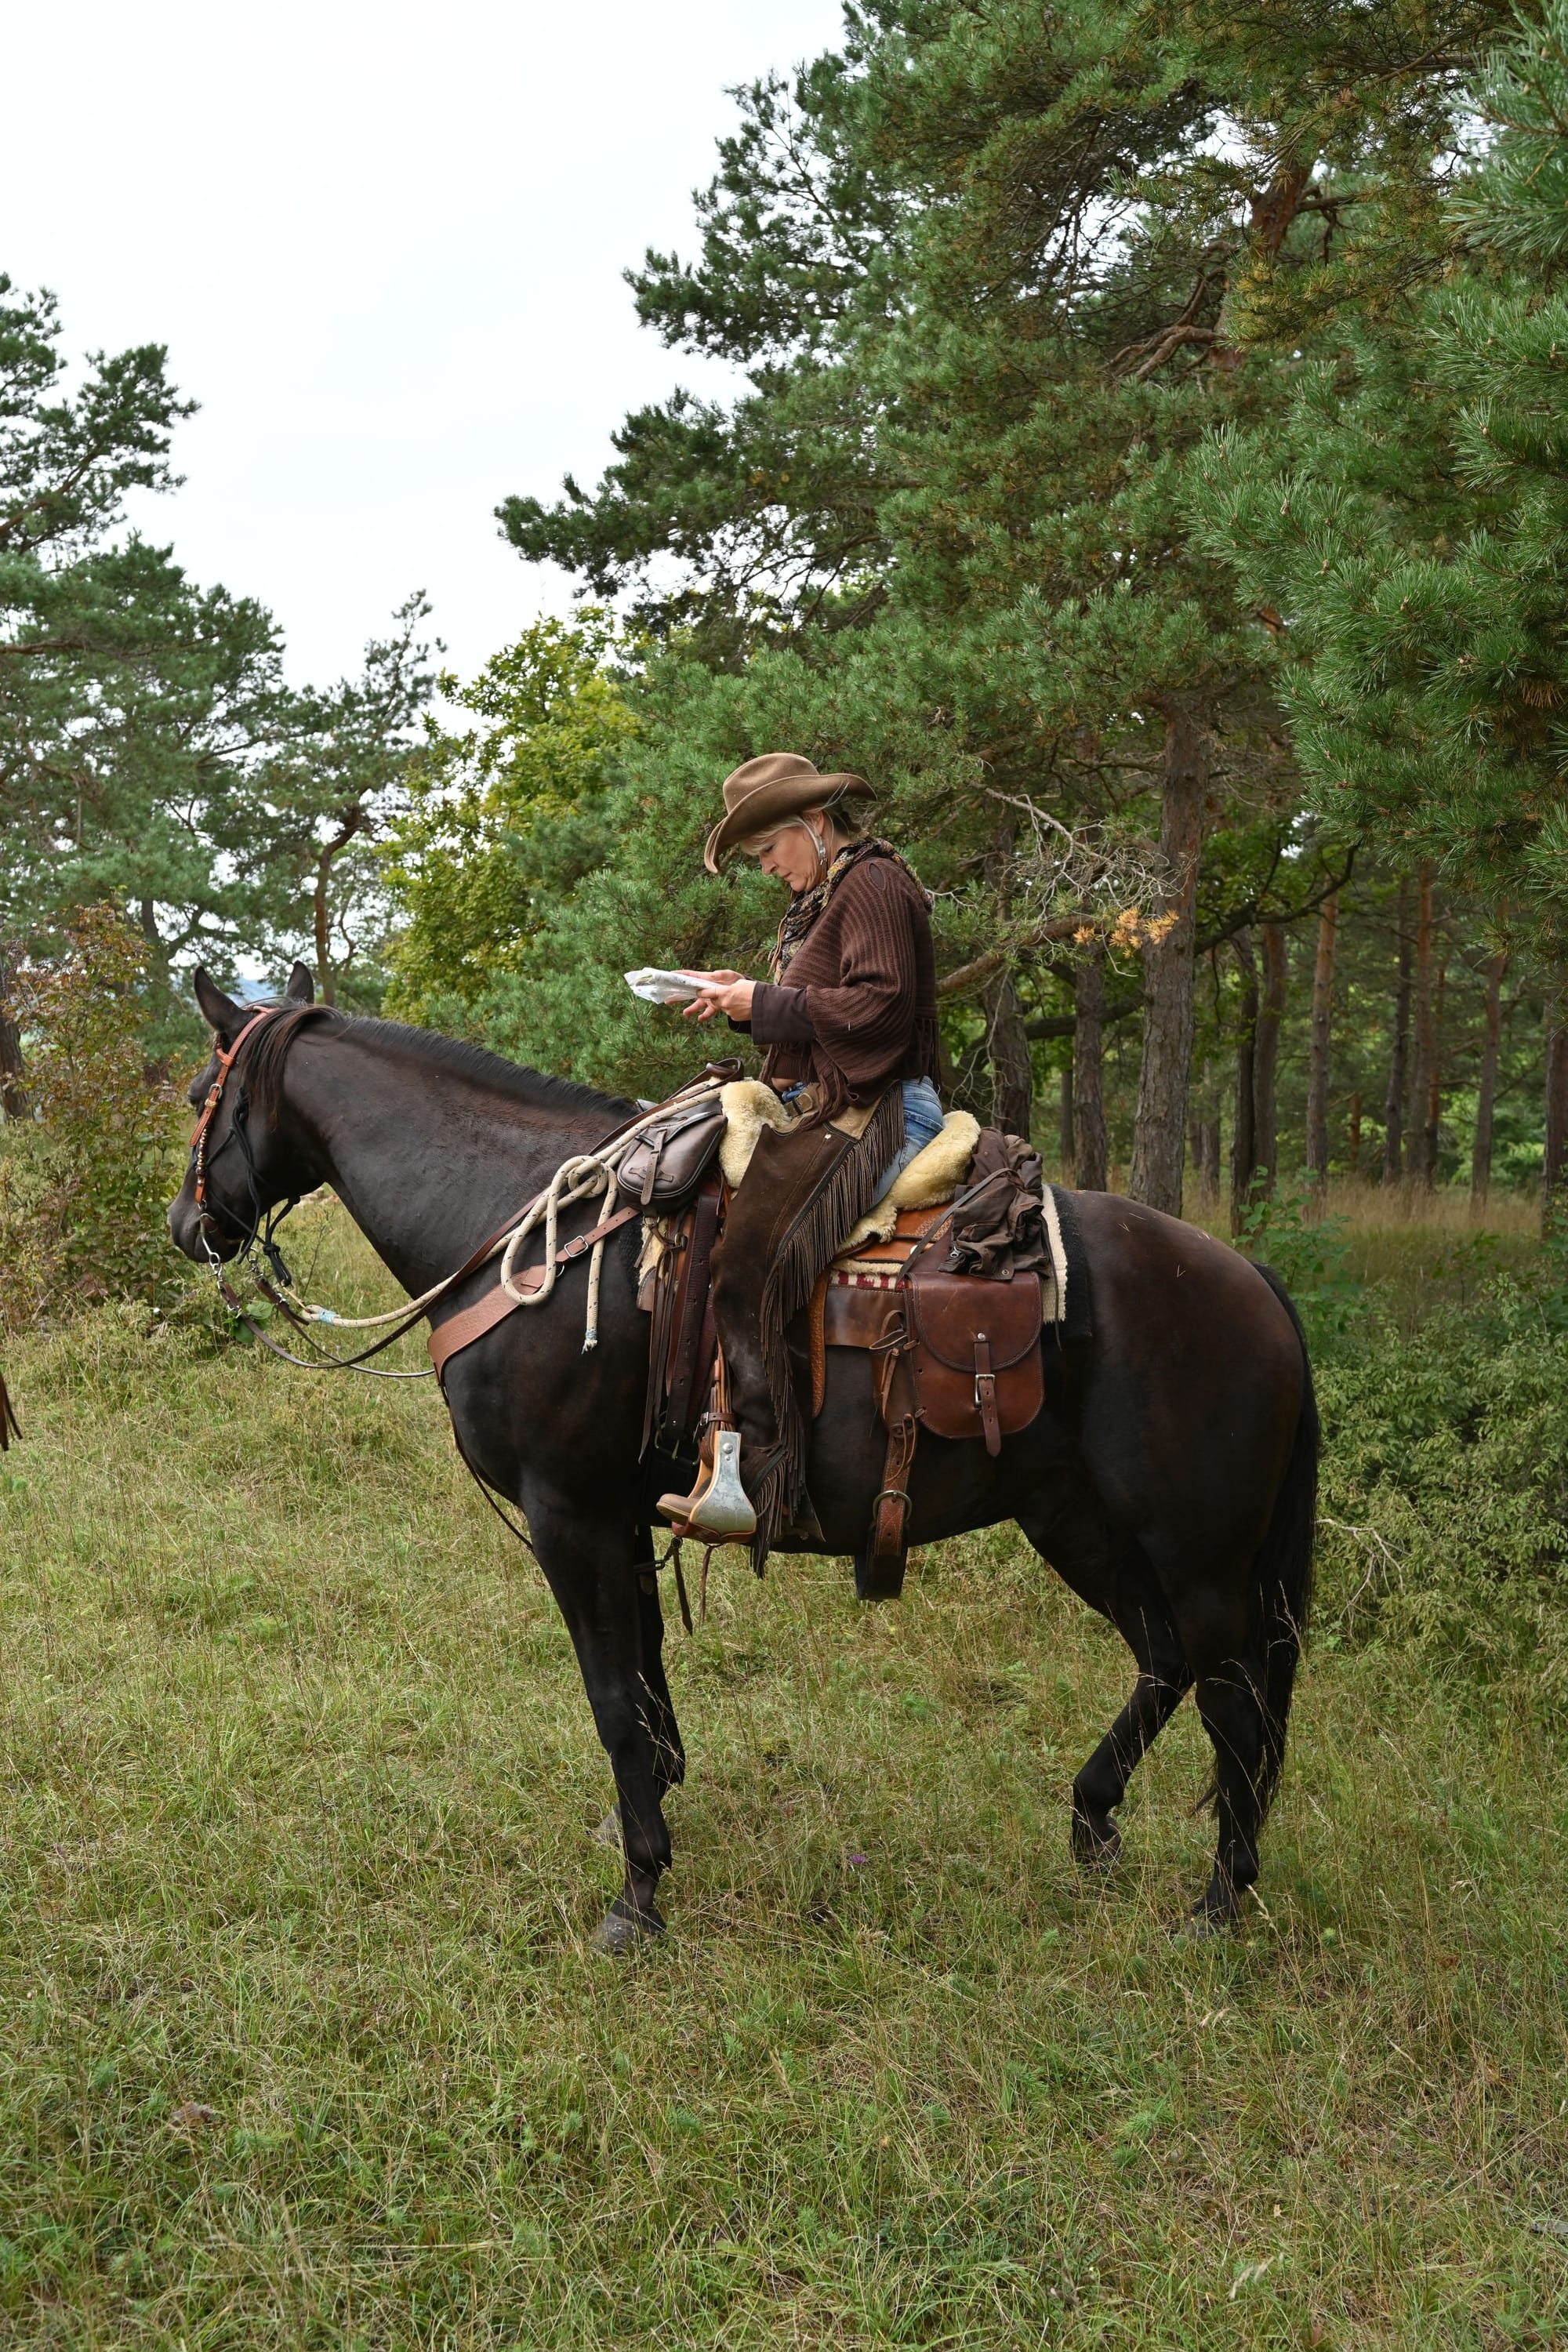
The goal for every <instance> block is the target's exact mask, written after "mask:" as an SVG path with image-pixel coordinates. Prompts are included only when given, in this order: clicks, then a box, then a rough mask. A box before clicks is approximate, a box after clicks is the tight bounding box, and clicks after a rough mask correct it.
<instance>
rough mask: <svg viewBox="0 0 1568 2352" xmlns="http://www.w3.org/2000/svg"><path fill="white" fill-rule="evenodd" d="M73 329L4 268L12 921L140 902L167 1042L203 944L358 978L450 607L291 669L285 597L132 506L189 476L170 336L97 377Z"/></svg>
mask: <svg viewBox="0 0 1568 2352" xmlns="http://www.w3.org/2000/svg"><path fill="white" fill-rule="evenodd" d="M60 335H61V330H60V325H59V320H58V313H57V310H56V307H55V304H54V300H53V298H52V297H50V296H47V295H32V296H29V295H21V294H17V293H16V291H15V289H13V288H12V285H11V281H10V280H9V279H8V278H4V277H0V825H3V826H4V829H5V845H6V856H5V864H4V866H3V867H0V944H3V945H4V946H5V948H7V949H9V950H11V951H13V952H15V951H16V950H17V949H19V948H20V947H22V946H23V945H24V944H26V943H31V945H32V946H33V948H34V949H35V950H37V952H40V953H46V954H47V953H48V952H50V951H52V947H53V945H54V943H55V942H56V941H57V940H58V936H59V934H60V930H61V927H62V925H65V924H68V922H69V920H70V919H71V917H72V914H73V911H74V910H76V909H79V908H83V907H90V906H96V905H99V904H100V903H103V902H105V901H107V900H109V899H110V898H112V899H114V900H115V901H117V902H118V903H119V904H120V905H121V906H123V907H125V908H129V909H130V910H131V912H132V915H133V916H134V918H135V919H136V921H137V922H138V924H139V926H140V928H141V929H142V935H143V937H144V939H145V941H146V944H147V949H148V952H149V957H150V966H149V970H150V976H151V980H152V982H153V985H152V986H151V987H150V989H149V993H148V1014H149V1021H150V1024H151V1025H153V1027H154V1028H155V1029H158V1030H159V1031H160V1033H161V1034H159V1037H158V1041H157V1042H158V1043H159V1045H165V1044H167V1043H168V1042H169V1041H170V1039H171V1036H172V1035H173V1034H177V1031H178V1025H179V1024H178V1023H177V1021H176V1022H175V1023H174V1024H173V1026H171V1024H170V1021H169V1018H168V1015H169V1012H170V1006H169V988H170V981H171V973H172V971H173V970H174V967H176V966H178V965H180V964H182V963H184V964H188V963H189V962H190V961H194V960H195V958H196V957H197V956H203V957H205V959H206V960H207V961H209V962H210V963H212V964H213V965H214V966H215V967H216V969H217V970H218V971H219V972H220V973H221V972H227V971H230V970H231V969H232V965H233V961H234V959H235V957H236V956H237V955H239V954H242V953H248V954H250V955H252V956H256V955H262V956H266V957H268V958H269V959H279V960H281V959H283V958H285V957H286V956H288V955H289V954H290V953H291V952H292V951H293V950H294V949H295V948H296V947H297V946H299V945H302V944H307V943H308V945H309V949H310V952H311V953H312V958H313V961H314V962H315V964H316V967H317V971H318V974H319V977H320V979H321V982H322V984H323V985H324V986H325V988H326V989H327V990H328V991H329V992H331V991H332V990H333V987H334V984H335V982H336V981H337V980H338V979H339V978H340V977H350V979H351V988H352V986H353V981H354V980H357V977H358V975H357V974H353V975H352V976H351V975H350V967H351V966H353V962H354V959H355V956H356V953H357V954H358V956H359V958H360V961H361V963H362V964H363V962H364V961H365V960H366V959H365V950H366V949H367V947H368V948H370V949H371V950H374V946H375V945H376V944H378V942H377V940H376V938H375V934H376V933H377V932H378V930H379V929H380V925H381V921H382V919H383V916H384V899H383V898H381V895H380V893H379V890H378V887H377V879H378V877H377V873H376V869H375V866H374V860H373V859H371V858H369V857H367V856H365V854H364V852H365V849H366V847H367V845H368V843H369V841H370V839H371V838H372V837H373V836H374V831H375V827H376V824H377V822H378V821H379V817H380V814H381V813H382V811H383V810H384V807H385V806H386V805H387V804H388V803H389V801H390V800H392V799H393V798H395V793H396V788H397V783H398V780H399V776H400V773H401V767H402V757H403V752H404V750H405V746H406V743H407V741H408V739H409V736H410V733H411V730H412V727H413V724H414V721H415V719H416V714H417V711H418V709H419V708H420V707H421V705H422V704H423V703H424V701H425V700H426V698H427V697H428V693H429V690H430V686H431V683H432V681H431V678H430V676H429V673H428V671H427V669H426V666H425V661H424V648H423V647H422V646H420V645H418V644H417V642H416V637H417V630H418V626H419V624H420V623H421V622H422V621H423V620H424V618H425V617H426V610H427V608H426V606H425V604H424V603H423V600H422V599H420V598H418V597H415V598H411V599H410V600H409V601H408V602H407V603H406V604H405V605H404V606H403V608H402V609H401V610H400V612H399V613H398V614H397V615H396V616H395V626H394V631H393V634H392V635H391V636H390V637H389V638H388V639H387V640H385V641H384V642H382V643H376V644H373V645H372V646H370V647H369V648H368V650H367V654H366V658H365V666H364V670H363V676H362V677H360V678H359V679H356V680H353V681H352V682H351V681H345V682H343V683H342V684H340V685H339V686H337V687H336V688H332V689H331V690H330V691H327V692H314V691H312V692H305V693H299V692H295V691H293V690H291V689H289V688H288V687H286V685H285V683H284V680H283V676H282V666H281V654H282V646H281V639H280V636H279V631H278V629H277V627H276V625H275V624H274V623H273V620H272V618H271V615H270V614H268V613H267V612H266V611H265V610H264V609H263V608H262V606H261V605H259V604H257V603H256V602H255V601H254V600H253V599H249V598H236V597H233V596H231V595H230V594H229V593H227V592H226V590H224V589H222V588H213V589H201V588H199V587H197V586H196V585H195V583H193V582H192V581H191V580H190V579H189V578H188V577H187V575H186V573H185V572H184V570H183V569H182V568H181V567H180V565H179V564H177V563H176V562H174V556H173V553H172V551H170V550H169V549H167V548H158V547H154V546H152V545H150V544H149V543H148V542H147V541H145V540H144V539H142V537H140V536H139V535H138V534H137V533H135V532H133V531H132V532H127V531H126V530H124V528H123V525H124V499H125V496H126V494H127V492H128V491H130V490H132V489H141V490H154V491H162V490H168V489H171V488H174V487H175V478H174V475H173V474H172V473H171V471H170V468H169V447H170V441H171V436H172V434H173V431H174V426H175V425H176V424H177V423H178V422H179V421H180V420H181V419H182V418H184V417H185V416H188V415H190V414H191V404H190V403H189V402H182V401H181V400H180V399H179V398H178V397H177V395H176V394H175V393H174V389H173V388H172V386H171V385H170V384H169V383H168V381H167V378H166V375H165V371H164V362H165V354H164V352H163V349H162V347H161V346H157V345H147V346H145V347H142V348H141V349H138V350H134V351H130V352H121V353H120V354H119V355H118V356H115V357H109V358H106V357H101V356H100V357H99V358H98V359H96V360H94V361H93V362H91V363H90V365H89V371H88V373H87V375H86V377H85V380H84V381H83V382H82V383H80V384H79V387H78V388H77V389H76V390H75V391H74V392H73V391H69V390H68V389H66V388H65V374H66V371H65V362H64V359H63V355H62V352H61V350H60ZM372 987H373V988H374V981H373V982H372ZM363 992H364V991H363V989H362V990H361V993H362V994H363Z"/></svg>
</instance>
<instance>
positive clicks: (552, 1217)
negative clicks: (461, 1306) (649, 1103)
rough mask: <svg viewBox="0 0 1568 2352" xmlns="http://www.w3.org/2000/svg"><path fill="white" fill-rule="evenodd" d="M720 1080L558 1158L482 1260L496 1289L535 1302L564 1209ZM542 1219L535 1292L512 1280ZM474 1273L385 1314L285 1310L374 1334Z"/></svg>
mask: <svg viewBox="0 0 1568 2352" xmlns="http://www.w3.org/2000/svg"><path fill="white" fill-rule="evenodd" d="M724 1083H725V1081H724V1079H723V1078H721V1077H711V1078H710V1077H701V1078H698V1079H695V1080H693V1082H692V1084H691V1085H690V1086H688V1087H681V1089H680V1091H679V1093H678V1094H674V1095H671V1096H670V1097H668V1101H665V1102H661V1103H655V1104H654V1105H653V1107H652V1108H650V1109H648V1110H646V1111H644V1112H643V1113H642V1115H641V1117H640V1118H635V1119H633V1120H632V1121H631V1122H630V1123H629V1124H628V1125H627V1126H626V1127H623V1128H622V1129H620V1130H619V1132H618V1133H616V1134H615V1135H613V1136H611V1137H610V1139H608V1141H607V1142H605V1143H602V1144H601V1145H600V1146H599V1148H598V1150H596V1151H579V1152H574V1154H573V1156H572V1158H571V1159H570V1160H563V1161H562V1163H561V1165H560V1167H559V1168H558V1169H557V1170H556V1171H555V1173H554V1175H553V1176H552V1178H551V1180H550V1181H549V1183H548V1184H547V1185H546V1186H545V1187H544V1190H543V1191H542V1192H536V1193H535V1194H534V1196H533V1199H532V1200H531V1202H529V1204H528V1206H527V1207H526V1208H525V1209H524V1210H523V1212H522V1213H521V1216H520V1217H519V1219H518V1221H517V1223H515V1224H514V1225H511V1226H510V1227H509V1228H508V1229H507V1231H506V1232H505V1233H503V1234H498V1235H497V1237H496V1239H495V1240H494V1242H492V1243H491V1244H490V1247H489V1251H488V1252H487V1254H486V1255H485V1257H484V1258H483V1259H482V1260H481V1261H480V1263H481V1264H484V1265H489V1262H490V1261H491V1259H493V1258H495V1257H497V1256H500V1261H501V1266H500V1280H501V1288H502V1289H503V1290H504V1291H505V1292H506V1294H507V1296H508V1297H509V1298H510V1299H512V1300H513V1301H514V1303H515V1304H516V1305H517V1306H519V1307H542V1306H543V1305H544V1303H545V1301H546V1300H547V1299H548V1298H549V1297H550V1295H551V1293H552V1290H553V1289H554V1287H555V1277H556V1275H557V1273H558V1272H559V1265H558V1254H557V1241H556V1229H557V1227H558V1225H559V1223H560V1219H561V1213H562V1211H563V1209H572V1208H575V1207H576V1206H577V1205H578V1204H579V1203H580V1202H584V1201H591V1200H594V1199H596V1198H603V1199H606V1200H607V1199H608V1198H609V1197H610V1195H611V1194H612V1193H613V1192H614V1191H615V1189H616V1172H617V1171H618V1170H619V1169H620V1167H621V1164H622V1162H623V1161H624V1160H625V1159H626V1154H627V1153H628V1152H629V1151H630V1150H631V1149H632V1147H633V1145H634V1144H636V1143H638V1142H640V1140H641V1139H642V1137H643V1136H644V1135H645V1134H646V1133H647V1129H649V1128H650V1127H656V1126H658V1124H659V1123H660V1122H661V1121H663V1120H664V1119H667V1118H668V1117H669V1114H670V1112H671V1111H672V1110H676V1109H682V1108H686V1107H687V1106H688V1105H689V1104H691V1103H695V1102H700V1101H701V1100H702V1099H703V1098H704V1097H706V1096H709V1095H716V1094H717V1093H718V1092H719V1089H720V1087H721V1086H723V1085H724ZM541 1222H542V1223H543V1226H544V1279H543V1281H542V1283H541V1284H540V1285H539V1286H538V1288H537V1289H527V1290H524V1289H521V1288H519V1286H518V1285H517V1283H516V1282H515V1280H514V1279H513V1277H514V1276H515V1274H516V1271H517V1256H518V1252H519V1251H520V1250H521V1247H522V1244H523V1243H524V1242H525V1241H526V1240H527V1239H528V1237H529V1235H530V1234H533V1233H536V1232H537V1231H538V1229H539V1226H540V1223H541ZM604 1258H605V1244H604V1241H603V1239H602V1238H601V1239H600V1240H598V1241H596V1242H595V1244H594V1250H593V1255H592V1256H591V1257H590V1259H589V1261H588V1311H587V1317H586V1320H585V1325H584V1334H583V1350H584V1354H586V1353H587V1350H588V1349H590V1348H596V1347H597V1346H598V1344H599V1277H600V1273H601V1270H602V1268H603V1265H604ZM476 1271H477V1268H475V1267H473V1266H462V1267H459V1268H458V1272H457V1273H456V1274H449V1275H447V1276H445V1277H444V1278H443V1279H442V1280H441V1281H440V1282H437V1283H436V1284H435V1285H434V1286H432V1287H431V1288H430V1289H429V1290H426V1292H424V1294H423V1295H422V1296H421V1297H418V1298H412V1299H407V1300H405V1303H404V1304H403V1305H402V1306H401V1307H394V1308H392V1309H391V1310H390V1311H389V1312H388V1313H387V1314H384V1315H340V1314H339V1313H338V1312H337V1310H336V1308H335V1307H313V1306H310V1305H308V1304H307V1303H306V1301H305V1300H304V1299H302V1298H299V1297H295V1296H293V1295H292V1292H291V1291H290V1293H289V1300H288V1304H289V1311H290V1313H291V1314H293V1315H295V1316H297V1317H298V1318H299V1319H300V1322H302V1323H331V1324H334V1325H335V1326H336V1327H337V1328H338V1329H339V1330H341V1331H374V1330H378V1329H380V1328H382V1326H384V1325H385V1324H388V1323H402V1322H407V1323H410V1324H412V1323H413V1322H414V1321H416V1319H417V1318H418V1317H419V1316H420V1315H422V1314H423V1313H424V1311H425V1309H426V1307H433V1306H434V1305H435V1303H436V1301H437V1299H438V1298H440V1297H444V1296H445V1294H446V1293H447V1291H448V1290H450V1288H451V1287H452V1285H453V1284H454V1283H455V1282H457V1281H458V1280H459V1279H460V1278H462V1277H463V1276H466V1275H468V1274H472V1273H474V1272H476Z"/></svg>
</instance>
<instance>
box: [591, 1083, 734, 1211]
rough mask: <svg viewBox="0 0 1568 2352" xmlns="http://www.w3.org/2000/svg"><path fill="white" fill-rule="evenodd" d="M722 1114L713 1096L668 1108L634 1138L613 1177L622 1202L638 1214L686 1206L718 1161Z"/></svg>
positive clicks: (722, 1125) (722, 1129) (716, 1099)
mask: <svg viewBox="0 0 1568 2352" xmlns="http://www.w3.org/2000/svg"><path fill="white" fill-rule="evenodd" d="M723 1135H724V1113H723V1109H722V1107H721V1104H720V1100H719V1097H718V1096H717V1095H704V1096H703V1097H702V1098H701V1100H700V1101H699V1102H694V1103H686V1104H683V1105H681V1106H680V1107H679V1108H675V1109H672V1110H671V1111H670V1112H669V1114H668V1117H667V1118H662V1119H659V1120H658V1121H657V1122H656V1123H655V1124H654V1125H653V1126H652V1127H650V1128H648V1129H646V1130H645V1132H644V1133H643V1134H641V1135H640V1136H638V1138H637V1141H636V1142H635V1143H634V1144H633V1146H632V1148H631V1150H629V1151H628V1152H627V1154H626V1158H625V1159H624V1160H622V1162H621V1164H620V1168H619V1170H618V1171H617V1172H616V1185H617V1188H618V1189H619V1191H620V1192H621V1195H622V1197H623V1199H625V1200H627V1201H635V1202H637V1206H638V1208H639V1209H679V1208H682V1207H684V1206H685V1204H686V1202H689V1200H690V1198H691V1196H692V1194H693V1193H694V1192H696V1190H697V1187H698V1186H699V1184H700V1183H701V1181H702V1179H703V1178H704V1176H706V1175H707V1173H708V1171H709V1169H710V1168H711V1166H712V1165H713V1162H714V1160H716V1159H717V1158H718V1156H719V1146H720V1144H721V1141H722V1140H723Z"/></svg>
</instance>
